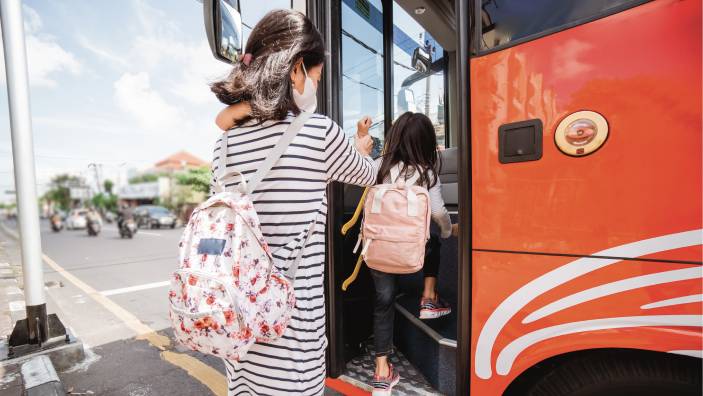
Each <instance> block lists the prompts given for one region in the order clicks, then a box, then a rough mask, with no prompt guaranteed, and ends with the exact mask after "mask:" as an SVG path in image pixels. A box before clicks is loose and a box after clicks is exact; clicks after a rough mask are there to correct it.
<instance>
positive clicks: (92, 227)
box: [86, 216, 102, 236]
mask: <svg viewBox="0 0 703 396" xmlns="http://www.w3.org/2000/svg"><path fill="white" fill-rule="evenodd" d="M87 220H88V221H87V223H88V224H87V225H86V229H87V230H88V235H89V236H98V234H100V230H101V228H102V226H101V225H100V220H98V219H97V218H95V216H88V219H87Z"/></svg>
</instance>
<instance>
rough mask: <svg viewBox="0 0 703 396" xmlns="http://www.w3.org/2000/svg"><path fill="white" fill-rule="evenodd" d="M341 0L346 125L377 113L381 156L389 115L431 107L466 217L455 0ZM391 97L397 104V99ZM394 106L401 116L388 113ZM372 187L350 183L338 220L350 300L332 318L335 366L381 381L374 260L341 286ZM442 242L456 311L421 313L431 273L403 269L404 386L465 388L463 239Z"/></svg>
mask: <svg viewBox="0 0 703 396" xmlns="http://www.w3.org/2000/svg"><path fill="white" fill-rule="evenodd" d="M340 3H341V10H340V11H341V21H340V22H341V31H342V37H341V79H342V81H341V82H340V85H341V86H342V98H341V102H342V103H341V106H340V107H341V112H342V113H341V117H340V118H341V123H342V126H343V128H344V130H345V132H346V133H347V135H348V136H351V135H352V134H354V133H355V132H356V121H357V120H358V119H359V118H360V117H361V116H364V115H369V116H371V117H372V119H373V121H374V124H373V126H372V128H371V135H372V136H373V138H374V140H375V143H376V146H378V147H376V149H375V151H376V153H377V154H378V153H380V146H381V145H382V141H383V134H384V131H385V130H387V129H388V127H389V121H392V120H393V119H395V118H397V117H398V116H399V115H401V114H402V113H404V112H406V111H412V112H420V113H424V114H425V115H427V116H428V117H429V118H430V119H431V120H432V123H433V124H434V126H435V131H436V133H437V140H438V145H439V150H440V153H441V160H442V167H441V172H440V180H441V183H442V195H443V198H444V201H445V204H446V208H447V210H448V211H449V213H450V215H451V217H452V222H453V223H456V222H457V221H458V216H457V215H458V175H457V159H458V149H457V147H456V143H455V142H458V139H457V129H458V128H456V127H454V125H456V120H457V112H458V108H457V107H458V106H457V105H456V104H457V102H458V101H457V100H456V95H457V92H456V86H457V84H456V78H455V76H456V72H455V70H456V66H455V63H456V45H455V44H456V32H455V28H454V26H455V18H454V13H455V11H454V4H453V1H427V0H394V1H383V2H382V1H380V0H371V1H368V2H357V1H350V0H343V1H341V2H340ZM365 5H366V6H368V7H364V6H365ZM388 14H390V15H388ZM387 21H392V24H393V26H392V28H389V27H388V26H386V27H385V28H384V26H383V24H384V23H388V22H387ZM364 24H368V25H371V26H364ZM389 33H390V36H391V37H389ZM388 40H392V65H391V68H390V70H389V68H388V65H384V49H388V48H389V47H390V44H389V43H388ZM384 41H385V42H386V44H385V45H384ZM384 66H385V67H384ZM389 80H390V81H389ZM389 88H390V92H389ZM388 101H390V102H391V103H390V106H388ZM384 103H385V104H386V106H385V107H384V106H383V104H384ZM389 107H390V109H389ZM384 110H385V112H384ZM388 110H390V111H391V112H392V114H390V115H389V114H387V112H388ZM384 121H385V122H384ZM362 192H363V189H362V188H359V187H355V186H344V187H343V198H342V200H343V216H342V218H341V219H340V220H341V222H339V221H337V222H333V223H332V224H331V226H332V227H335V225H336V226H337V228H335V229H333V230H331V232H332V233H334V235H335V237H334V238H338V239H337V240H336V241H335V243H334V245H335V246H336V248H335V249H336V250H341V254H339V259H341V263H340V262H337V263H336V264H335V266H338V267H341V269H340V268H337V269H336V270H334V271H330V272H331V274H330V275H331V276H333V277H334V279H333V282H332V283H333V285H334V287H335V291H334V293H335V295H336V299H338V300H341V304H338V305H337V307H338V309H341V312H339V311H337V312H334V310H333V312H331V315H330V316H331V317H330V319H329V320H331V321H336V323H337V326H338V327H337V328H341V332H342V339H341V340H337V346H338V347H337V348H335V347H334V346H333V347H332V355H333V356H331V359H332V368H331V371H332V372H331V373H330V374H331V375H332V376H337V375H341V376H342V378H343V379H344V380H347V381H349V382H352V383H356V384H357V385H361V384H369V383H370V381H371V380H372V379H373V372H374V367H375V366H374V357H373V356H374V355H373V350H372V349H373V341H372V338H373V307H374V294H375V291H374V285H373V281H372V279H371V277H370V274H369V271H368V268H367V267H366V266H362V269H361V271H360V273H359V276H358V277H357V279H356V280H355V282H353V283H352V284H351V285H350V286H349V287H348V288H347V290H346V291H342V290H341V284H342V282H343V281H344V279H346V278H347V277H348V276H349V274H351V272H352V270H353V268H354V266H355V264H356V261H357V255H355V254H353V253H352V250H353V248H354V245H355V243H356V241H357V236H358V232H359V227H360V224H358V223H360V221H359V222H357V224H356V225H355V226H354V228H352V229H351V230H350V231H349V232H348V233H347V234H346V235H344V236H342V235H341V234H340V233H339V227H338V225H339V224H340V223H341V224H344V223H345V222H347V221H348V220H349V219H350V218H351V217H352V215H353V213H354V211H355V209H356V208H357V205H358V203H359V200H360V199H361V194H362ZM335 223H336V224H335ZM431 232H432V233H437V234H438V232H439V231H438V228H437V226H436V224H432V226H431ZM441 242H442V244H441V252H440V257H441V263H440V266H439V275H438V282H437V291H438V293H439V295H440V296H441V298H442V299H444V300H445V301H447V302H448V303H449V304H450V305H451V307H452V313H451V314H450V315H448V316H445V317H442V318H438V319H434V320H420V319H419V318H418V315H419V303H420V298H421V294H422V289H423V274H422V272H419V273H415V274H410V275H403V276H401V277H400V279H399V282H398V286H397V297H396V304H395V308H396V312H395V326H394V346H395V351H394V353H393V354H392V355H391V357H390V361H391V363H393V364H394V367H396V368H397V369H398V371H399V373H400V376H401V378H402V380H401V382H400V384H399V385H398V386H397V387H396V389H397V390H398V391H399V392H401V393H404V394H435V393H437V392H439V393H442V394H453V393H454V392H455V372H456V364H455V361H456V347H457V262H458V260H457V257H458V250H457V239H456V238H454V237H450V238H448V239H443V240H441ZM340 264H341V265H340ZM333 342H335V341H334V340H333ZM335 362H336V363H335ZM335 366H337V367H336V368H335ZM335 371H337V372H335Z"/></svg>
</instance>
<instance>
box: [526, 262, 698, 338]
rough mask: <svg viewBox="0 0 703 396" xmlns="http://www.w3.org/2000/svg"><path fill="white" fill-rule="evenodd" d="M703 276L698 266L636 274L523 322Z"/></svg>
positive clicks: (545, 309)
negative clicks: (648, 288) (613, 296)
mask: <svg viewBox="0 0 703 396" xmlns="http://www.w3.org/2000/svg"><path fill="white" fill-rule="evenodd" d="M702 276H703V268H701V267H699V266H696V267H693V268H684V269H680V270H675V271H665V272H657V273H654V274H647V275H642V276H636V277H633V278H628V279H623V280H619V281H616V282H612V283H606V284H604V285H601V286H596V287H593V288H590V289H586V290H583V291H580V292H578V293H574V294H572V295H570V296H567V297H564V298H562V299H559V300H557V301H554V302H552V303H550V304H547V305H545V306H544V307H542V308H540V309H538V310H536V311H535V312H532V313H531V314H529V315H528V316H527V317H526V318H525V319H524V320H523V321H522V323H525V324H527V323H532V322H534V321H535V320H538V319H542V318H544V317H545V316H549V315H552V314H554V313H556V312H559V311H562V310H564V309H566V308H570V307H573V306H574V305H578V304H581V303H584V302H586V301H591V300H595V299H597V298H601V297H605V296H609V295H611V294H616V293H621V292H624V291H628V290H633V289H639V288H642V287H647V286H652V285H659V284H662V283H670V282H676V281H681V280H687V279H695V278H700V277H702Z"/></svg>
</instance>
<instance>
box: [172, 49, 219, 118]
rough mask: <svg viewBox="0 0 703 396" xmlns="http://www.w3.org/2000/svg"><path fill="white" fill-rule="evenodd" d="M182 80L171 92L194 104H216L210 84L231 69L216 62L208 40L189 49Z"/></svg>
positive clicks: (176, 83) (179, 80)
mask: <svg viewBox="0 0 703 396" xmlns="http://www.w3.org/2000/svg"><path fill="white" fill-rule="evenodd" d="M182 70H183V71H182V74H181V75H180V78H179V79H178V80H176V81H174V83H173V85H172V87H171V92H172V93H174V94H175V95H178V96H180V97H181V98H183V99H185V100H187V101H189V102H191V103H194V104H210V103H211V104H215V103H217V100H216V99H215V95H213V93H212V92H211V91H210V87H209V85H208V84H209V83H210V82H212V81H215V80H216V79H218V78H222V77H224V76H226V75H227V72H229V70H230V67H229V66H228V65H226V64H225V63H223V62H219V61H216V60H214V58H213V56H212V53H211V52H210V46H209V45H208V43H207V41H206V40H203V41H202V42H201V43H200V45H198V46H194V47H191V48H189V55H188V56H187V58H186V59H185V61H184V64H183V69H182Z"/></svg>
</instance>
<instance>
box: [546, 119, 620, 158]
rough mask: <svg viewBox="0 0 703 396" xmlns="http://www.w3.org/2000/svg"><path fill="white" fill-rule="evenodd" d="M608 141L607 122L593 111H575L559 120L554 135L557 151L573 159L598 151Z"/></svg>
mask: <svg viewBox="0 0 703 396" xmlns="http://www.w3.org/2000/svg"><path fill="white" fill-rule="evenodd" d="M607 139H608V122H607V121H606V120H605V117H603V116H602V115H600V114H598V113H596V112H595V111H577V112H575V113H572V114H569V115H568V116H566V118H564V119H563V120H561V122H560V123H559V126H557V130H556V133H555V134H554V142H555V143H556V145H557V147H558V148H559V150H560V151H561V152H562V153H564V154H566V155H571V156H574V157H581V156H584V155H588V154H591V153H593V152H594V151H596V150H598V149H599V148H600V147H601V146H602V145H603V143H605V141H606V140H607Z"/></svg>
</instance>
